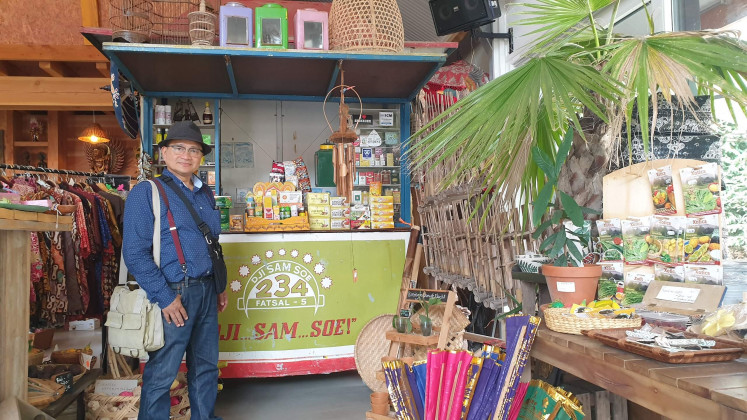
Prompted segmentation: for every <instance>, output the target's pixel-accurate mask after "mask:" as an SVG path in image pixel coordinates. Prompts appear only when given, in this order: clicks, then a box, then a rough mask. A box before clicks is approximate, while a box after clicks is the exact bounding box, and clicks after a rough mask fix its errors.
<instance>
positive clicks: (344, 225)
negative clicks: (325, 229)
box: [330, 217, 350, 230]
mask: <svg viewBox="0 0 747 420" xmlns="http://www.w3.org/2000/svg"><path fill="white" fill-rule="evenodd" d="M330 229H332V230H349V229H350V219H348V218H345V217H342V218H332V219H331V220H330Z"/></svg>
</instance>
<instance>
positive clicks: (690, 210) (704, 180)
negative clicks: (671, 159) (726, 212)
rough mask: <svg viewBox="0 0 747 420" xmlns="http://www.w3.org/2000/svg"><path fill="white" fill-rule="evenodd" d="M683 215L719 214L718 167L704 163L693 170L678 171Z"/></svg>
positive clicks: (719, 185) (719, 189) (719, 188)
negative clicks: (682, 196)
mask: <svg viewBox="0 0 747 420" xmlns="http://www.w3.org/2000/svg"><path fill="white" fill-rule="evenodd" d="M680 178H681V179H682V190H683V191H682V192H683V194H684V198H685V214H686V215H688V216H701V215H704V214H714V213H721V184H720V183H719V177H718V165H716V164H715V163H706V164H705V165H701V166H697V167H695V168H682V169H680Z"/></svg>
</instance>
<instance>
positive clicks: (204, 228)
mask: <svg viewBox="0 0 747 420" xmlns="http://www.w3.org/2000/svg"><path fill="white" fill-rule="evenodd" d="M159 179H160V180H162V181H163V182H164V183H166V185H168V186H169V188H171V189H172V190H174V192H175V193H176V195H178V196H179V198H181V200H182V201H183V202H184V205H185V206H186V207H187V210H189V213H190V214H191V215H192V218H193V219H194V221H195V223H197V228H198V229H200V232H201V233H202V236H204V237H205V241H206V242H207V246H208V251H209V252H210V260H211V261H212V262H213V280H214V281H215V291H216V292H217V293H218V294H221V293H223V291H225V290H226V283H227V282H228V269H227V268H226V262H225V261H224V260H223V247H222V246H221V245H220V243H219V242H218V238H217V237H214V236H213V234H212V233H211V232H210V227H209V226H208V225H207V223H205V222H203V221H202V219H200V216H198V215H197V212H196V211H195V209H194V207H193V206H192V203H190V202H189V200H187V197H185V196H184V193H183V192H182V191H181V190H180V189H179V187H177V186H176V184H175V183H174V180H173V179H171V177H168V176H165V175H161V176H160V177H159Z"/></svg>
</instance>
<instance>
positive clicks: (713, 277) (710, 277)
mask: <svg viewBox="0 0 747 420" xmlns="http://www.w3.org/2000/svg"><path fill="white" fill-rule="evenodd" d="M684 269H685V283H698V284H715V285H717V286H721V285H723V284H724V270H723V267H721V266H720V265H701V264H685V266H684Z"/></svg>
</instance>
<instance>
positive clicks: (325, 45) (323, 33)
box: [294, 9, 329, 50]
mask: <svg viewBox="0 0 747 420" xmlns="http://www.w3.org/2000/svg"><path fill="white" fill-rule="evenodd" d="M294 24H295V29H296V32H295V37H296V49H297V50H328V49H329V21H328V15H327V12H324V11H319V10H316V9H299V10H298V11H297V12H296V16H295V17H294Z"/></svg>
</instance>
